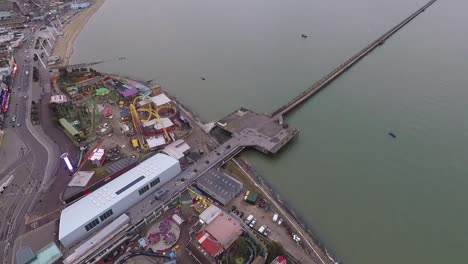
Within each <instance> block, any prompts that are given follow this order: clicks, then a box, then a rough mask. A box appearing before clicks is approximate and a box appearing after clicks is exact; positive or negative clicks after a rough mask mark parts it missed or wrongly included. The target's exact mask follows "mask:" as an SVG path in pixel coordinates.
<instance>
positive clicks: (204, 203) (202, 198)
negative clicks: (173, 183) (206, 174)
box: [187, 187, 212, 208]
mask: <svg viewBox="0 0 468 264" xmlns="http://www.w3.org/2000/svg"><path fill="white" fill-rule="evenodd" d="M187 190H188V191H189V192H191V193H192V194H193V195H195V197H197V198H198V200H199V201H200V204H201V207H203V208H207V207H209V206H210V205H211V204H212V202H211V201H210V200H209V199H208V198H206V197H205V196H203V195H201V194H199V193H197V192H195V191H194V190H193V189H192V188H190V187H189V188H187Z"/></svg>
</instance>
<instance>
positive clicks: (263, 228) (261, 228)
mask: <svg viewBox="0 0 468 264" xmlns="http://www.w3.org/2000/svg"><path fill="white" fill-rule="evenodd" d="M266 228H267V227H266V225H262V226H261V227H260V228H259V229H258V232H259V233H260V234H263V232H264V231H265V229H266Z"/></svg>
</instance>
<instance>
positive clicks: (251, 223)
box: [249, 218, 257, 228]
mask: <svg viewBox="0 0 468 264" xmlns="http://www.w3.org/2000/svg"><path fill="white" fill-rule="evenodd" d="M256 223H257V219H255V218H254V219H253V220H252V222H250V224H249V226H250V227H251V228H253V227H254V226H255V224H256Z"/></svg>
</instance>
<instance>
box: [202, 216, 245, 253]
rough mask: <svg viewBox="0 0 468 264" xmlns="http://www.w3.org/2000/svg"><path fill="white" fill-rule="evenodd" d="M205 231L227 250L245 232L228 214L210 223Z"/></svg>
mask: <svg viewBox="0 0 468 264" xmlns="http://www.w3.org/2000/svg"><path fill="white" fill-rule="evenodd" d="M205 231H206V232H208V233H210V235H212V236H213V237H214V238H215V239H216V240H217V241H218V242H219V243H220V244H221V245H223V247H224V248H225V249H227V248H228V247H229V246H231V244H232V243H233V242H234V241H235V240H236V239H237V238H238V237H239V236H240V235H242V232H243V230H242V227H241V225H240V223H239V222H237V220H236V219H234V218H232V217H231V216H230V215H229V214H227V213H226V212H222V213H221V214H219V215H218V217H216V218H215V219H214V220H213V221H212V222H211V223H209V224H208V225H207V226H206V227H205Z"/></svg>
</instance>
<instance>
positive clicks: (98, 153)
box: [88, 148, 105, 160]
mask: <svg viewBox="0 0 468 264" xmlns="http://www.w3.org/2000/svg"><path fill="white" fill-rule="evenodd" d="M104 154H105V150H104V149H100V148H95V149H93V151H91V153H89V155H88V160H101V159H102V158H103V157H104Z"/></svg>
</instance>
